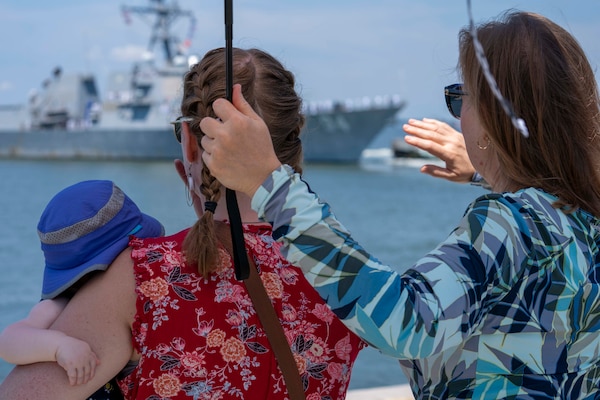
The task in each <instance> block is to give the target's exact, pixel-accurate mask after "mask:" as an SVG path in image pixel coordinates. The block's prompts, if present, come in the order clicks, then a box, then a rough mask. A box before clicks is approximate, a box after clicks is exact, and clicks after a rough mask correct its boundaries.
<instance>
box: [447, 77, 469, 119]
mask: <svg viewBox="0 0 600 400" xmlns="http://www.w3.org/2000/svg"><path fill="white" fill-rule="evenodd" d="M444 92H445V95H446V106H448V111H450V114H451V115H452V116H453V117H454V118H456V119H460V112H461V108H462V98H463V96H465V95H466V93H465V92H463V90H462V84H460V83H455V84H454V85H450V86H446V87H445V88H444Z"/></svg>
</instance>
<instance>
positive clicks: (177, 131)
mask: <svg viewBox="0 0 600 400" xmlns="http://www.w3.org/2000/svg"><path fill="white" fill-rule="evenodd" d="M173 133H174V134H175V139H177V141H178V142H179V143H181V122H179V121H177V122H175V123H174V124H173Z"/></svg>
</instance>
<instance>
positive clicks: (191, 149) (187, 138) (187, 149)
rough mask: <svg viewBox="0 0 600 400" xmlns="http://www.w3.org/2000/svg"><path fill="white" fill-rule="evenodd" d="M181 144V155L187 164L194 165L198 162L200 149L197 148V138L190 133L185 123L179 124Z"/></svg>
mask: <svg viewBox="0 0 600 400" xmlns="http://www.w3.org/2000/svg"><path fill="white" fill-rule="evenodd" d="M181 136H182V137H181V142H182V145H183V154H184V155H185V158H186V159H187V161H188V162H190V163H194V162H196V161H197V160H198V157H199V153H200V148H199V147H198V138H196V135H193V134H192V132H191V131H190V126H189V125H188V124H187V123H183V124H181Z"/></svg>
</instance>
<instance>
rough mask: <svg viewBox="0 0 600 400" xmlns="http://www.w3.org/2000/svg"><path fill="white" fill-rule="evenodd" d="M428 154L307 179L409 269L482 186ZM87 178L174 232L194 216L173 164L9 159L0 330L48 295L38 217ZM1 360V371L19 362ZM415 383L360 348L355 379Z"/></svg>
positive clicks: (391, 260) (0, 202)
mask: <svg viewBox="0 0 600 400" xmlns="http://www.w3.org/2000/svg"><path fill="white" fill-rule="evenodd" d="M422 163H423V161H419V160H417V161H410V162H407V163H401V164H397V165H392V164H390V163H388V162H386V161H384V160H374V162H370V163H366V164H362V165H356V166H323V165H307V166H305V178H306V179H307V180H308V182H310V184H311V187H312V188H313V190H315V191H316V192H317V193H319V194H320V195H321V197H322V198H323V199H324V200H326V201H328V202H329V203H330V204H331V205H332V208H333V211H334V213H335V214H336V215H337V216H338V218H339V219H340V220H341V221H342V223H343V224H344V225H345V226H346V227H347V228H348V229H350V231H351V232H352V233H353V236H354V237H355V238H356V239H358V241H359V243H361V244H362V245H363V246H364V247H365V248H366V249H367V250H368V251H369V252H370V253H372V254H374V255H375V256H376V257H378V258H379V259H380V260H382V261H383V262H385V263H387V264H389V265H391V266H393V267H394V268H396V269H397V270H399V271H401V270H403V269H404V268H406V267H409V266H410V265H411V264H412V263H413V262H414V261H416V260H417V259H418V258H419V256H420V255H423V254H424V253H425V252H427V251H428V250H430V249H431V248H433V247H434V246H435V245H436V244H437V243H438V242H439V241H441V240H443V239H444V238H445V236H446V235H447V234H448V233H449V232H450V230H451V229H452V228H453V227H454V224H455V223H456V222H457V221H458V219H459V218H460V217H461V215H462V213H463V211H464V209H465V208H466V206H467V205H468V204H469V202H470V201H471V200H473V199H474V198H475V197H476V196H477V195H479V194H482V193H483V192H482V190H481V189H478V188H475V187H472V186H469V185H457V184H452V183H449V182H445V181H441V180H437V179H433V178H431V177H429V176H425V175H423V174H421V173H419V171H418V167H419V166H420V165H421V164H422ZM87 179H111V180H113V181H115V182H116V183H117V184H118V185H119V186H120V187H121V188H122V189H123V190H124V191H125V192H126V193H127V194H128V195H129V196H130V197H131V198H132V199H133V200H134V201H135V202H136V203H137V204H138V205H139V206H140V208H141V209H142V210H143V211H144V212H146V213H148V214H151V215H153V216H155V217H157V218H158V219H159V220H160V221H162V222H163V224H164V225H165V228H166V230H167V233H173V232H176V231H179V230H181V229H183V228H185V227H187V226H189V225H191V224H192V223H193V221H194V214H193V211H192V209H191V208H189V207H188V206H187V205H186V201H185V193H184V189H183V185H182V183H181V182H180V181H179V178H178V176H177V175H176V173H175V170H174V168H173V166H172V164H171V163H168V162H157V163H125V162H123V163H116V162H38V161H0V193H1V196H0V210H1V212H0V268H1V271H2V272H1V274H0V329H3V328H4V327H5V326H6V325H8V324H9V323H11V322H13V321H15V320H17V319H20V318H23V317H24V316H26V315H27V311H28V310H29V308H30V307H31V306H32V305H34V304H35V303H36V302H37V301H38V298H39V292H40V287H41V277H42V266H43V258H42V253H41V250H40V248H39V242H38V237H37V234H36V226H37V221H38V218H39V216H40V214H41V212H42V210H43V208H44V206H45V204H46V203H47V201H48V200H49V199H50V198H51V197H52V196H53V195H54V194H56V193H57V192H58V191H59V190H61V189H63V188H64V187H66V186H68V185H71V184H73V183H75V182H78V181H81V180H87ZM10 368H11V366H10V365H9V364H6V363H4V362H3V361H0V380H1V379H4V377H5V376H6V374H7V373H8V372H9V371H10ZM404 382H406V379H405V378H404V376H403V375H402V373H401V371H400V368H399V366H398V363H397V361H396V360H394V359H391V358H389V357H385V356H382V355H380V354H379V353H378V352H376V351H375V350H372V349H366V350H365V351H363V352H362V353H361V355H360V356H359V359H358V361H357V364H356V367H355V369H354V372H353V376H352V380H351V384H350V387H351V388H365V387H373V386H382V385H393V384H399V383H404Z"/></svg>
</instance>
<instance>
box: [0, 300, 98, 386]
mask: <svg viewBox="0 0 600 400" xmlns="http://www.w3.org/2000/svg"><path fill="white" fill-rule="evenodd" d="M66 305H67V300H66V299H56V300H43V301H41V302H39V303H38V304H36V305H35V306H34V307H33V308H32V309H31V311H30V312H29V315H28V316H27V318H25V319H23V320H21V321H18V322H15V323H14V324H12V325H9V326H8V327H6V328H5V329H4V331H2V333H1V334H0V358H3V359H4V360H6V361H7V362H9V363H12V364H17V365H24V364H32V363H36V362H43V361H56V362H57V363H58V364H59V365H60V366H61V367H63V368H64V369H65V371H67V375H68V376H69V383H70V384H71V385H80V384H83V383H85V382H87V381H88V380H90V379H91V378H92V377H93V376H94V371H95V369H96V365H97V364H98V362H99V361H98V358H97V357H96V354H95V353H94V352H93V351H92V350H91V348H90V346H89V345H88V344H87V343H86V342H84V341H81V340H79V339H75V338H73V337H71V336H67V335H65V334H64V333H62V332H59V331H56V330H51V329H48V328H49V327H50V325H51V324H52V323H53V322H54V321H55V320H56V318H57V317H58V316H59V315H60V313H61V312H62V310H63V309H64V308H65V306H66Z"/></svg>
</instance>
